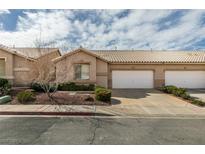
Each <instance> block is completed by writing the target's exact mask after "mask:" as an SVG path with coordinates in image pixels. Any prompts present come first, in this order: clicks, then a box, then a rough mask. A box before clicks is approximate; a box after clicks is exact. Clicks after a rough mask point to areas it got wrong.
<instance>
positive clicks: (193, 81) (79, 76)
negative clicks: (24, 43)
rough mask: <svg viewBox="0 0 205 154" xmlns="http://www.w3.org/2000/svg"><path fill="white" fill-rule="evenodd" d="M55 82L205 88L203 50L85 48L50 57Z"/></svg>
mask: <svg viewBox="0 0 205 154" xmlns="http://www.w3.org/2000/svg"><path fill="white" fill-rule="evenodd" d="M53 62H54V63H55V67H56V81H57V82H68V81H70V82H76V83H95V84H98V85H101V86H105V87H109V88H156V87H160V86H163V85H176V86H179V87H185V88H205V52H189V51H187V52H186V51H126V50H106V51H103V50H99V51H96V50H92V51H89V50H86V49H83V48H79V49H77V50H74V51H72V52H69V53H67V54H65V55H63V56H61V57H58V58H56V59H54V60H53Z"/></svg>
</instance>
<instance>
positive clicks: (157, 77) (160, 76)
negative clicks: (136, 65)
mask: <svg viewBox="0 0 205 154" xmlns="http://www.w3.org/2000/svg"><path fill="white" fill-rule="evenodd" d="M164 84H165V72H164V69H163V68H160V67H157V68H156V69H155V71H154V87H155V88H158V87H161V86H163V85H164Z"/></svg>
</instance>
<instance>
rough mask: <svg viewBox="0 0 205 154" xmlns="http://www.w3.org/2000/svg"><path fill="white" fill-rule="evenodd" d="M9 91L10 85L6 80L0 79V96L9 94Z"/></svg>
mask: <svg viewBox="0 0 205 154" xmlns="http://www.w3.org/2000/svg"><path fill="white" fill-rule="evenodd" d="M10 91H11V84H10V83H9V81H8V80H7V79H2V78H0V95H1V96H4V95H7V94H9V93H10Z"/></svg>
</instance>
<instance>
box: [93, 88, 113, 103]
mask: <svg viewBox="0 0 205 154" xmlns="http://www.w3.org/2000/svg"><path fill="white" fill-rule="evenodd" d="M111 94H112V92H111V90H109V89H106V88H103V87H96V88H95V97H96V99H97V100H99V101H103V102H110V101H111Z"/></svg>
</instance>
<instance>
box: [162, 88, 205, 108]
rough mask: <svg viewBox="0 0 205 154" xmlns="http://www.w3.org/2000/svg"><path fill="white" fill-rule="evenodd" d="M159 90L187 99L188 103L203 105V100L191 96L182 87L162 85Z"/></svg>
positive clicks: (204, 104) (204, 103)
mask: <svg viewBox="0 0 205 154" xmlns="http://www.w3.org/2000/svg"><path fill="white" fill-rule="evenodd" d="M160 90H161V91H163V92H165V93H169V94H173V95H175V96H177V97H181V98H183V99H185V100H188V101H189V102H190V103H192V104H195V105H198V106H205V102H204V101H202V100H198V99H197V98H195V97H191V96H190V95H189V94H188V93H187V91H186V89H184V88H177V87H176V86H163V87H161V88H160Z"/></svg>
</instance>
